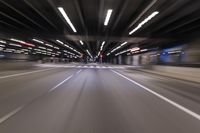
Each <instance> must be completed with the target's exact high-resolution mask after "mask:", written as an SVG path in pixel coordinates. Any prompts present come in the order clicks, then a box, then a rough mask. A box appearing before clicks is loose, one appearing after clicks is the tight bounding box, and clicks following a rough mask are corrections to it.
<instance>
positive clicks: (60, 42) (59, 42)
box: [56, 40, 64, 44]
mask: <svg viewBox="0 0 200 133" xmlns="http://www.w3.org/2000/svg"><path fill="white" fill-rule="evenodd" d="M56 41H57V42H59V43H60V44H64V43H63V42H61V41H60V40H56Z"/></svg>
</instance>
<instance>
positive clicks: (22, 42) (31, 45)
mask: <svg viewBox="0 0 200 133" xmlns="http://www.w3.org/2000/svg"><path fill="white" fill-rule="evenodd" d="M10 40H11V41H15V42H18V43H21V44H23V45H26V46H30V47H35V45H33V44H30V43H27V42H24V41H21V40H18V39H14V38H11V39H10Z"/></svg>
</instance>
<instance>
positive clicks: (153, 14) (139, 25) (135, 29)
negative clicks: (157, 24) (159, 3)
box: [129, 11, 159, 35]
mask: <svg viewBox="0 0 200 133" xmlns="http://www.w3.org/2000/svg"><path fill="white" fill-rule="evenodd" d="M158 14H159V12H158V11H155V12H153V13H152V14H151V15H149V16H148V17H147V18H146V19H144V20H143V21H142V22H141V23H139V24H138V26H137V27H135V28H134V29H133V30H132V31H130V32H129V35H131V34H133V33H134V32H136V31H137V30H138V29H140V28H142V26H143V25H144V24H146V23H147V22H149V21H150V20H151V19H152V18H154V17H155V16H156V15H158Z"/></svg>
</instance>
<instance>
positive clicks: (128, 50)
mask: <svg viewBox="0 0 200 133" xmlns="http://www.w3.org/2000/svg"><path fill="white" fill-rule="evenodd" d="M130 51H131V49H127V50H124V51H121V52H119V53H117V54H115V56H118V55H121V54H123V53H126V52H130Z"/></svg>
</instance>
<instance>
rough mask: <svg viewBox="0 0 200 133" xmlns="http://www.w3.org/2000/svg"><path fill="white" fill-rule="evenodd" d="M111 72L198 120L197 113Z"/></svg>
mask: <svg viewBox="0 0 200 133" xmlns="http://www.w3.org/2000/svg"><path fill="white" fill-rule="evenodd" d="M111 71H112V72H114V73H115V74H117V75H119V76H121V77H123V78H125V79H127V80H129V81H130V82H132V83H134V84H136V85H138V86H140V87H142V88H143V89H145V90H146V91H148V92H150V93H152V94H153V95H155V96H157V97H159V98H160V99H162V100H164V101H166V102H168V103H170V104H171V105H173V106H175V107H177V108H179V109H180V110H182V111H183V112H185V113H187V114H189V115H191V116H193V117H194V118H196V119H198V120H200V115H199V114H197V113H195V112H193V111H191V110H189V109H187V108H185V107H183V106H182V105H180V104H178V103H176V102H174V101H172V100H170V99H168V98H166V97H164V96H162V95H160V94H158V93H157V92H155V91H152V90H151V89H149V88H147V87H145V86H143V85H141V84H139V83H137V82H136V81H134V80H132V79H130V78H128V77H126V76H124V75H122V74H120V73H118V72H116V71H114V70H111Z"/></svg>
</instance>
